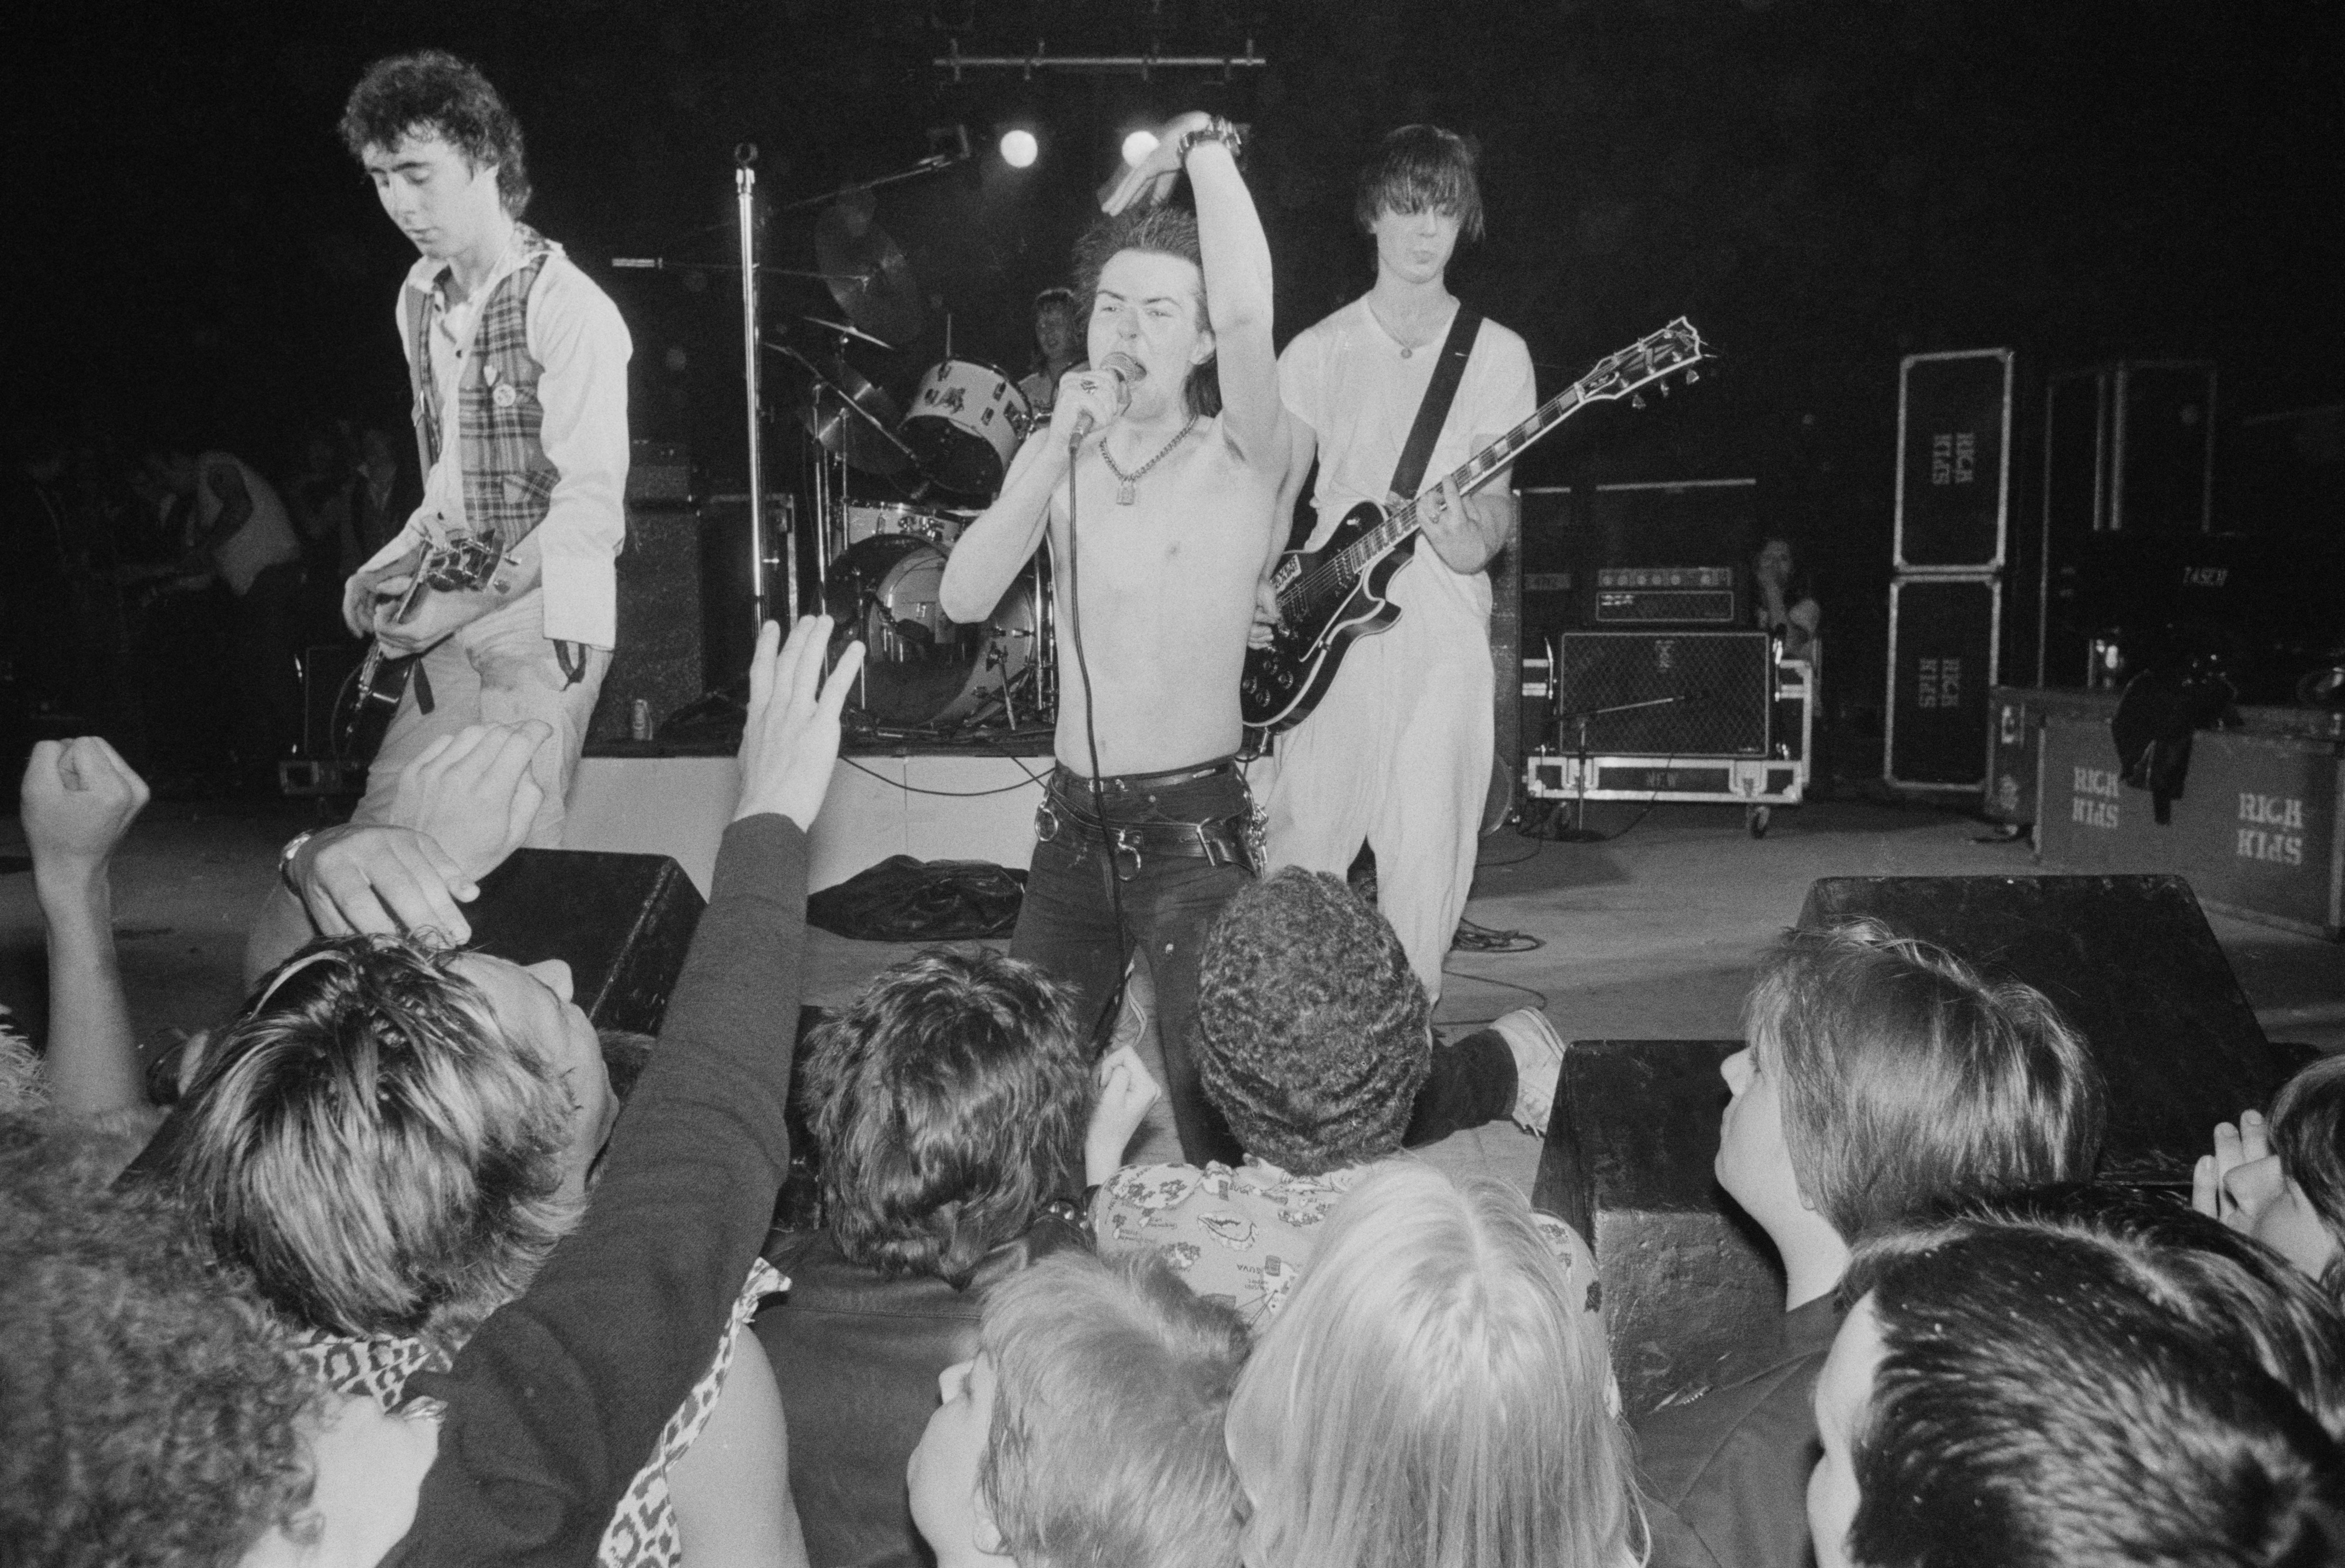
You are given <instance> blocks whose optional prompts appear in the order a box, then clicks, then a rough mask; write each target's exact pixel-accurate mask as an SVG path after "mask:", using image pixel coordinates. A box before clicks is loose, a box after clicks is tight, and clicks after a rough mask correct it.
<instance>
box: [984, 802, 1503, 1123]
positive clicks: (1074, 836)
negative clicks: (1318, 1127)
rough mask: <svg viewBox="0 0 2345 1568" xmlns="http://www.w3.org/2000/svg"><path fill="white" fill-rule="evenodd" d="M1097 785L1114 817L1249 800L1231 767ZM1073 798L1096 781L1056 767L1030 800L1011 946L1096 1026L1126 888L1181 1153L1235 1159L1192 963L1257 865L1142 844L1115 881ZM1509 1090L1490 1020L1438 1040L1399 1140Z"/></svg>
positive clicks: (1213, 814)
mask: <svg viewBox="0 0 2345 1568" xmlns="http://www.w3.org/2000/svg"><path fill="white" fill-rule="evenodd" d="M1100 793H1101V806H1102V808H1103V813H1102V814H1101V820H1105V821H1106V822H1108V823H1110V824H1112V825H1115V826H1128V825H1138V824H1142V823H1150V822H1158V823H1162V822H1209V821H1214V820H1227V819H1229V818H1231V817H1233V816H1237V817H1241V818H1242V816H1243V814H1244V812H1245V811H1246V810H1247V809H1248V798H1247V794H1246V789H1245V784H1244V779H1241V778H1240V777H1239V776H1238V775H1237V774H1236V773H1235V772H1230V773H1225V774H1222V775H1219V776H1217V777H1215V778H1212V779H1200V780H1197V781H1195V782H1193V783H1186V784H1176V785H1173V786H1172V787H1171V788H1169V789H1162V788H1152V786H1151V776H1148V775H1136V776H1133V777H1130V778H1123V779H1101V780H1100ZM1075 812H1081V814H1082V815H1084V816H1086V817H1089V816H1092V815H1093V812H1092V809H1091V787H1090V784H1089V782H1088V781H1086V780H1084V779H1080V778H1078V777H1076V776H1075V775H1073V774H1071V773H1069V772H1068V771H1066V770H1065V769H1060V770H1059V771H1058V772H1057V773H1055V774H1053V775H1052V777H1051V788H1050V794H1049V796H1048V797H1047V798H1046V800H1045V807H1044V809H1043V810H1042V811H1041V812H1038V813H1037V820H1036V833H1037V838H1036V842H1035V845H1034V860H1033V867H1032V870H1031V871H1030V873H1029V874H1028V877H1027V880H1026V897H1025V900H1024V901H1023V903H1021V904H1020V908H1019V911H1018V930H1017V932H1016V934H1014V935H1013V936H1011V938H1010V956H1011V957H1012V958H1019V959H1023V960H1025V961H1026V962H1030V963H1033V964H1037V965H1039V966H1041V968H1042V969H1043V970H1045V971H1047V972H1049V973H1050V974H1051V976H1052V977H1053V978H1054V979H1057V980H1060V981H1062V982H1064V983H1067V984H1069V985H1071V986H1072V987H1074V989H1075V992H1076V1003H1075V1005H1076V1009H1077V1014H1076V1015H1077V1020H1078V1023H1079V1026H1080V1027H1081V1028H1083V1029H1086V1030H1088V1029H1090V1028H1091V1027H1092V1026H1093V1025H1094V1024H1095V1023H1098V1022H1099V1014H1100V1012H1101V1009H1102V1008H1104V1007H1105V1006H1106V1005H1107V1003H1108V1000H1109V998H1110V997H1112V996H1113V995H1114V994H1115V991H1116V982H1117V979H1118V971H1117V968H1116V964H1117V961H1118V957H1119V954H1120V951H1121V947H1120V944H1119V943H1118V942H1117V940H1116V929H1117V928H1116V923H1115V901H1114V900H1115V897H1116V896H1118V895H1120V897H1121V900H1122V906H1123V928H1122V929H1123V931H1124V932H1126V933H1127V936H1128V940H1129V943H1130V949H1131V951H1132V952H1136V953H1137V952H1144V953H1145V954H1146V955H1147V959H1148V966H1149V975H1150V978H1151V979H1152V981H1153V982H1154V984H1155V989H1156V1033H1157V1039H1158V1041H1159V1043H1160V1044H1161V1045H1162V1050H1163V1053H1164V1074H1165V1079H1166V1082H1165V1084H1164V1094H1165V1098H1166V1100H1167V1101H1168V1102H1169V1103H1170V1104H1171V1105H1172V1109H1173V1126H1174V1128H1175V1129H1176V1130H1177V1131H1178V1133H1179V1135H1180V1138H1181V1152H1182V1155H1183V1157H1184V1158H1185V1159H1187V1160H1188V1161H1189V1162H1190V1163H1191V1164H1193V1165H1203V1164H1204V1163H1205V1162H1206V1161H1208V1160H1220V1161H1222V1162H1223V1163H1224V1164H1227V1165H1235V1164H1237V1163H1238V1162H1239V1161H1240V1160H1241V1159H1243V1158H1244V1151H1243V1150H1241V1149H1240V1148H1239V1147H1238V1144H1237V1140H1236V1139H1235V1138H1234V1137H1233V1136H1232V1135H1231V1134H1230V1129H1229V1124H1228V1123H1226V1122H1225V1121H1223V1119H1222V1114H1221V1112H1220V1111H1218V1110H1216V1109H1215V1108H1214V1106H1213V1103H1212V1102H1211V1101H1210V1100H1208V1099H1207V1098H1206V1097H1205V1093H1204V1086H1203V1082H1202V1080H1201V1079H1200V1077H1199V1075H1198V1071H1197V1057H1196V1049H1195V1033H1196V1020H1197V969H1198V964H1199V962H1201V960H1202V959H1203V953H1204V947H1205V935H1206V933H1207V932H1209V931H1211V930H1212V929H1213V920H1214V918H1215V917H1216V916H1218V915H1219V914H1220V913H1221V911H1222V906H1223V905H1224V904H1226V903H1228V902H1229V901H1230V900H1231V899H1232V898H1233V897H1235V896H1236V894H1237V892H1238V890H1239V889H1241V888H1243V887H1244V886H1245V885H1246V883H1247V882H1248V881H1252V880H1253V878H1252V876H1251V874H1250V873H1249V872H1248V871H1245V870H1244V869H1243V868H1242V867H1240V866H1237V865H1229V864H1223V865H1216V864H1213V863H1212V862H1211V861H1209V860H1205V859H1203V858H1198V857H1191V856H1175V855H1150V854H1148V853H1146V852H1145V851H1144V850H1143V851H1142V854H1141V855H1140V857H1139V860H1138V864H1137V865H1136V866H1135V865H1134V864H1133V863H1132V858H1131V857H1130V856H1129V855H1127V856H1126V857H1125V858H1124V860H1123V862H1122V870H1123V872H1124V880H1123V881H1122V882H1120V883H1119V884H1118V886H1117V889H1116V894H1114V895H1112V894H1111V893H1110V891H1109V879H1110V877H1111V876H1112V874H1113V869H1112V868H1113V865H1114V859H1115V858H1114V856H1113V855H1112V853H1111V852H1110V850H1109V848H1108V845H1107V843H1106V841H1105V837H1104V835H1103V834H1102V833H1101V831H1100V830H1096V829H1086V828H1084V827H1083V826H1082V825H1081V824H1080V823H1078V822H1077V821H1075V820H1074V813H1075ZM1045 833H1047V834H1048V835H1049V836H1048V837H1044V836H1043V835H1044V834H1045ZM1515 1090H1516V1079H1515V1060H1514V1054H1513V1053H1512V1052H1510V1051H1509V1050H1508V1047H1507V1043H1506V1041H1505V1039H1504V1038H1503V1037H1502V1036H1500V1035H1499V1034H1498V1033H1497V1032H1496V1031H1495V1030H1489V1029H1483V1030H1477V1031H1476V1032H1475V1033H1472V1034H1469V1035H1467V1036H1466V1037H1465V1038H1464V1039H1462V1040H1460V1041H1458V1042H1457V1044H1455V1045H1450V1046H1447V1047H1436V1048H1435V1050H1434V1053H1433V1070H1432V1072H1431V1073H1429V1074H1426V1081H1425V1086H1424V1087H1423V1088H1422V1089H1420V1090H1418V1091H1417V1095H1416V1104H1415V1105H1414V1106H1413V1108H1412V1109H1411V1112H1410V1115H1409V1122H1408V1130H1407V1132H1406V1135H1404V1137H1403V1139H1402V1142H1403V1143H1404V1144H1405V1145H1407V1146H1408V1147H1410V1148H1417V1147H1420V1146H1422V1145H1426V1144H1431V1143H1438V1142H1439V1141H1440V1140H1441V1139H1443V1138H1446V1137H1447V1136H1448V1135H1450V1134H1451V1133H1454V1132H1457V1131H1458V1130H1459V1129H1460V1128H1464V1127H1478V1126H1480V1125H1483V1124H1484V1123H1486V1122H1494V1121H1498V1120H1500V1119H1502V1118H1504V1117H1506V1116H1507V1115H1510V1114H1511V1113H1512V1112H1513V1110H1514V1105H1515Z"/></svg>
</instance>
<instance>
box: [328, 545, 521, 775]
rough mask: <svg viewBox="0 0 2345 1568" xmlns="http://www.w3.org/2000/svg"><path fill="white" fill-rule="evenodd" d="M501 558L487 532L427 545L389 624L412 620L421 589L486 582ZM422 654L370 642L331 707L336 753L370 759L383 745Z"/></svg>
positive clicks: (441, 589)
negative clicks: (333, 708) (392, 651)
mask: <svg viewBox="0 0 2345 1568" xmlns="http://www.w3.org/2000/svg"><path fill="white" fill-rule="evenodd" d="M503 559H504V546H503V545H502V544H500V543H499V542H498V541H497V539H496V537H495V536H494V535H486V536H484V535H478V534H459V535H456V536H455V537H453V538H452V539H451V540H449V542H448V543H447V544H445V545H440V546H438V547H436V548H431V549H426V550H425V551H424V552H423V554H422V557H421V559H420V560H419V561H417V562H416V564H415V569H414V575H413V577H412V578H411V579H410V581H409V582H408V585H407V591H406V592H405V593H403V594H401V596H399V606H398V607H397V608H396V609H394V610H392V611H391V623H392V624H393V625H394V626H403V625H405V624H406V623H407V622H408V621H409V620H411V619H412V618H413V617H414V615H415V606H417V605H418V604H419V603H421V600H422V597H423V595H424V594H425V592H426V591H436V592H439V593H443V594H444V593H455V592H460V591H462V590H464V589H468V588H484V587H486V586H488V584H489V579H490V578H491V577H492V576H493V575H496V570H497V565H498V563H499V562H501V561H503ZM426 651H428V650H426ZM422 657H423V655H422V654H421V653H411V654H389V653H385V652H384V651H383V647H382V644H381V641H380V640H378V641H376V642H374V643H373V644H371V646H369V647H368V648H367V655H366V659H365V661H364V662H363V663H361V664H360V666H359V667H358V668H357V670H355V671H354V672H352V674H351V676H350V682H349V685H348V686H347V687H345V689H344V693H343V697H342V700H341V701H340V703H339V704H338V705H337V708H336V711H335V714H334V755H335V756H336V757H338V758H340V759H343V760H344V761H350V762H363V761H368V760H371V759H372V758H373V756H374V754H375V749H376V748H378V747H380V746H381V744H382V738H383V733H384V731H386V730H388V729H389V728H391V715H392V714H394V713H396V712H398V711H399V700H400V698H401V697H405V696H406V695H407V687H408V683H409V682H410V681H411V680H412V679H413V678H414V676H415V667H416V663H417V661H418V660H420V659H421V658H422ZM426 689H428V688H426ZM416 696H417V698H418V700H419V701H421V702H422V706H423V710H424V711H425V712H426V713H429V712H431V703H430V702H429V701H428V700H426V699H425V693H424V691H418V692H417V694H416Z"/></svg>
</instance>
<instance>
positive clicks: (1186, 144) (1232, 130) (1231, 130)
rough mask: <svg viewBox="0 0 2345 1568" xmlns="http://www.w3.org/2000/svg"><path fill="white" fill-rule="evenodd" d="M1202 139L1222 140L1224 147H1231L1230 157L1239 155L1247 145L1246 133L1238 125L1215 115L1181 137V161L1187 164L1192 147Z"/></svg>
mask: <svg viewBox="0 0 2345 1568" xmlns="http://www.w3.org/2000/svg"><path fill="white" fill-rule="evenodd" d="M1201 141H1217V142H1220V143H1221V144H1222V145H1223V147H1225V148H1229V149H1230V157H1231V158H1236V157H1237V156H1238V153H1239V151H1240V150H1241V149H1242V148H1244V146H1245V136H1244V133H1243V132H1241V131H1240V130H1239V129H1238V127H1235V126H1233V125H1232V124H1231V123H1230V122H1229V121H1227V120H1225V119H1223V117H1221V116H1219V115H1215V116H1214V117H1213V118H1212V119H1210V120H1207V121H1206V122H1205V123H1204V124H1203V125H1201V126H1199V127H1197V128H1196V129H1194V130H1193V131H1191V132H1190V133H1189V134H1188V135H1186V136H1184V137H1182V138H1181V161H1182V162H1183V163H1184V164H1185V163H1187V162H1188V161H1189V153H1190V149H1192V148H1194V147H1195V146H1196V145H1197V144H1198V143H1199V142H1201Z"/></svg>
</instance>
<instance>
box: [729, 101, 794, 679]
mask: <svg viewBox="0 0 2345 1568" xmlns="http://www.w3.org/2000/svg"><path fill="white" fill-rule="evenodd" d="M756 165H757V144H756V142H750V141H745V142H743V143H742V144H741V145H740V146H738V147H736V148H734V149H733V195H734V199H735V202H736V205H737V206H738V208H739V209H740V214H741V388H742V394H743V396H744V398H745V399H746V412H747V418H748V426H749V598H750V610H751V614H752V616H753V617H754V619H753V623H752V625H751V627H750V629H751V631H752V632H753V633H754V632H756V630H757V629H759V628H761V627H763V626H765V624H766V620H767V618H768V617H770V616H772V614H773V609H774V606H773V605H772V604H771V600H772V591H771V586H772V585H771V583H770V580H769V578H768V575H767V573H768V569H769V566H770V564H771V558H770V556H769V555H768V553H767V550H766V463H765V443H764V435H765V432H764V428H763V426H764V419H763V412H764V411H763V408H762V406H761V405H762V402H763V400H762V398H761V396H760V394H759V382H760V378H759V375H758V370H759V361H760V359H761V357H762V351H761V346H760V340H759V337H758V333H757V168H756ZM782 560H783V565H784V571H783V593H784V595H785V599H784V602H783V605H782V606H781V608H782V618H783V619H785V620H787V619H788V618H789V617H790V616H792V615H794V614H795V613H796V611H797V602H798V571H797V551H795V550H793V549H791V548H790V547H789V542H788V540H787V538H785V539H784V540H783V542H782Z"/></svg>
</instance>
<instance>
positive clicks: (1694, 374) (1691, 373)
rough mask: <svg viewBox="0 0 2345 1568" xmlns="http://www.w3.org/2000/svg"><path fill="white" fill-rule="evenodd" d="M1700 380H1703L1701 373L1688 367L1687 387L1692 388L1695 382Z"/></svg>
mask: <svg viewBox="0 0 2345 1568" xmlns="http://www.w3.org/2000/svg"><path fill="white" fill-rule="evenodd" d="M1700 380H1701V372H1700V371H1698V370H1695V369H1694V368H1693V367H1692V366H1691V365H1688V366H1687V367H1686V385H1688V386H1691V385H1693V383H1694V382H1698V381H1700Z"/></svg>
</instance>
